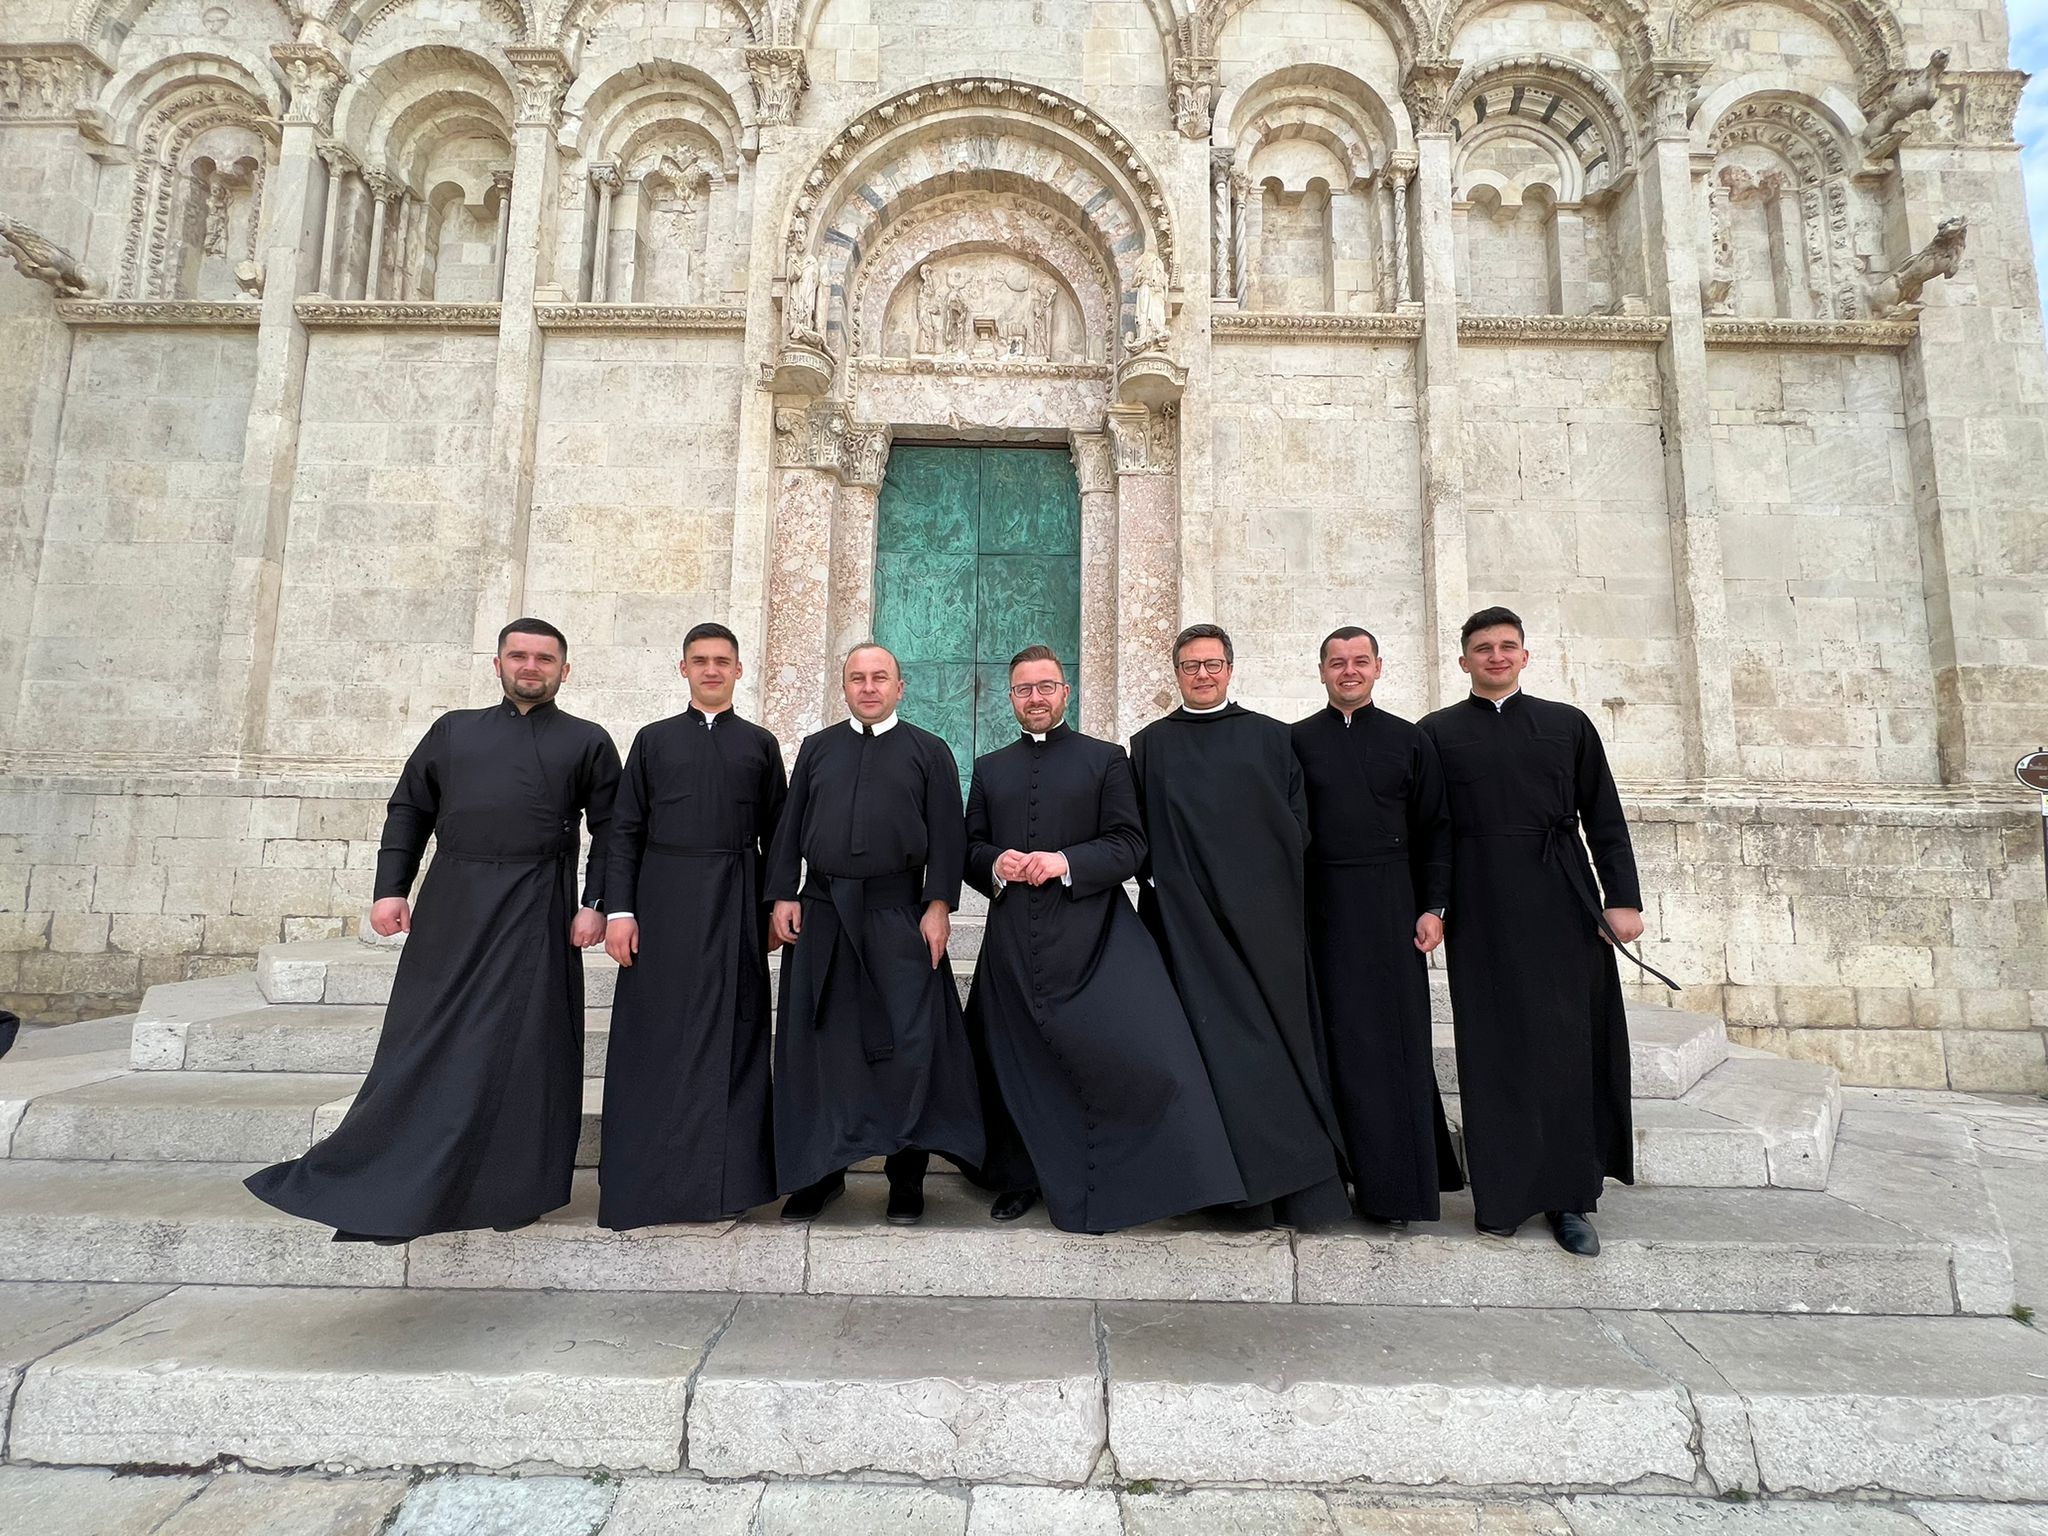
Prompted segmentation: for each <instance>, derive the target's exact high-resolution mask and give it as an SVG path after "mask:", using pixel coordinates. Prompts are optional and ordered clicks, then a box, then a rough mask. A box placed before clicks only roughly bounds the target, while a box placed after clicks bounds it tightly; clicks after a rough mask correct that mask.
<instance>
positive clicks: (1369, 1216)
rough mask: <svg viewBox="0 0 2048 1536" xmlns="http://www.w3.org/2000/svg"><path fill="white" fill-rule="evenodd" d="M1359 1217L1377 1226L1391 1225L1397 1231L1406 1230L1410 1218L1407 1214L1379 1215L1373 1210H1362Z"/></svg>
mask: <svg viewBox="0 0 2048 1536" xmlns="http://www.w3.org/2000/svg"><path fill="white" fill-rule="evenodd" d="M1358 1219H1359V1220H1360V1221H1369V1222H1371V1223H1372V1224H1373V1225H1374V1226H1376V1227H1391V1228H1393V1229H1394V1231H1396V1232H1401V1231H1405V1230H1406V1229H1407V1226H1408V1218H1407V1217H1406V1216H1378V1215H1375V1214H1374V1213H1373V1212H1371V1211H1360V1212H1359V1213H1358Z"/></svg>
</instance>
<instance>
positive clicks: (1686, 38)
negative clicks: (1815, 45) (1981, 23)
mask: <svg viewBox="0 0 2048 1536" xmlns="http://www.w3.org/2000/svg"><path fill="white" fill-rule="evenodd" d="M1735 3H1737V0H1678V4H1677V6H1676V7H1675V8H1674V9H1673V10H1672V13H1671V47H1670V53H1671V56H1672V57H1674V58H1690V57H1692V56H1693V55H1694V54H1696V53H1697V52H1698V51H1699V47H1700V42H1699V29H1700V24H1701V23H1702V22H1703V21H1705V20H1706V18H1707V17H1708V16H1710V15H1711V14H1712V13H1713V12H1715V11H1717V10H1719V9H1720V8H1721V7H1722V6H1724V5H1730V4H1735ZM1781 3H1783V4H1786V5H1788V6H1790V7H1791V8H1792V9H1793V10H1796V11H1800V12H1802V13H1804V14H1805V15H1808V16H1811V17H1813V18H1814V19H1815V20H1817V21H1819V22H1820V23H1821V24H1822V25H1823V26H1825V27H1826V28H1827V29H1828V31H1829V32H1830V33H1831V34H1833V36H1834V37H1835V39H1836V41H1837V42H1839V43H1840V44H1841V45H1842V52H1843V53H1844V54H1845V55H1846V56H1847V57H1848V59H1849V61H1850V62H1851V63H1852V64H1854V65H1855V66H1856V75H1857V79H1858V80H1859V81H1860V82H1861V83H1862V85H1863V86H1864V87H1865V88H1866V89H1867V88H1869V87H1871V86H1873V85H1875V84H1877V83H1878V82H1879V81H1881V80H1882V79H1883V78H1884V77H1885V76H1886V75H1887V74H1888V73H1889V72H1890V71H1892V70H1895V69H1899V68H1902V67H1903V66H1904V64H1905V62H1906V43H1905V36H1904V34H1903V33H1902V32H1901V31H1900V30H1899V19H1898V17H1897V16H1895V15H1893V14H1892V10H1891V7H1890V6H1889V5H1887V4H1886V3H1885V0H1781Z"/></svg>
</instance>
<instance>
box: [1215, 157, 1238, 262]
mask: <svg viewBox="0 0 2048 1536" xmlns="http://www.w3.org/2000/svg"><path fill="white" fill-rule="evenodd" d="M1230 161H1231V151H1230V150H1227V149H1218V150H1213V151H1211V152H1210V155H1209V220H1210V223H1211V225H1212V226H1213V229H1212V234H1213V236H1214V241H1215V251H1214V252H1213V254H1212V255H1211V258H1210V266H1211V273H1210V284H1209V290H1210V292H1211V293H1213V294H1214V295H1215V296H1216V297H1217V298H1219V299H1231V298H1235V297H1236V296H1237V287H1236V284H1235V280H1234V273H1233V268H1232V261H1233V258H1232V256H1231V251H1232V248H1233V243H1232V230H1231V210H1232V208H1233V206H1234V204H1235V201H1236V200H1235V199H1234V198H1233V197H1232V196H1231V190H1230Z"/></svg>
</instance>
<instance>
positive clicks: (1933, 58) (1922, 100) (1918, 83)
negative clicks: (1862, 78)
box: [1863, 48, 1948, 153]
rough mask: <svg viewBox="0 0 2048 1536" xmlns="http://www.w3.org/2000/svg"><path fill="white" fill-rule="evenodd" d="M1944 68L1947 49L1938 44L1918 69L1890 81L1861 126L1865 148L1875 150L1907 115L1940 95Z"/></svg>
mask: <svg viewBox="0 0 2048 1536" xmlns="http://www.w3.org/2000/svg"><path fill="white" fill-rule="evenodd" d="M1947 69H1948V50H1947V49H1946V48H1937V49H1935V50H1934V52H1933V53H1931V54H1929V55H1928V58H1927V62H1926V63H1925V64H1924V65H1922V66H1921V67H1920V68H1919V69H1916V70H1914V71H1913V73H1911V74H1910V75H1906V76H1904V77H1903V78H1901V79H1898V80H1895V81H1893V82H1892V85H1891V88H1890V89H1889V90H1887V91H1886V92H1885V93H1884V99H1883V100H1882V101H1880V102H1879V103H1878V105H1877V110H1876V111H1875V112H1872V113H1871V114H1870V122H1869V124H1868V126H1866V127H1865V128H1864V130H1863V146H1864V148H1865V149H1867V150H1870V151H1871V152H1872V153H1876V152H1877V149H1878V146H1880V145H1882V144H1883V143H1884V141H1885V140H1886V139H1888V138H1890V137H1892V136H1893V135H1894V134H1896V133H1897V132H1898V130H1899V128H1900V126H1901V125H1902V124H1903V123H1904V122H1905V121H1906V119H1907V118H1909V117H1911V116H1912V115H1913V114H1914V113H1915V112H1924V111H1926V110H1927V109H1928V108H1929V107H1931V106H1933V105H1934V103H1935V102H1936V101H1937V100H1938V99H1939V98H1940V96H1941V77H1942V74H1943V72H1944V71H1946V70H1947Z"/></svg>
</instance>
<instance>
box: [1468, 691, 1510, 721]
mask: <svg viewBox="0 0 2048 1536" xmlns="http://www.w3.org/2000/svg"><path fill="white" fill-rule="evenodd" d="M1521 696H1522V690H1521V689H1520V688H1519V687H1518V688H1516V689H1514V690H1513V691H1512V692H1510V693H1504V694H1502V695H1501V696H1500V697H1499V698H1497V699H1489V698H1487V697H1485V696H1484V695H1482V694H1477V693H1475V694H1473V695H1472V702H1473V703H1474V704H1491V705H1492V706H1493V712H1494V713H1495V714H1496V715H1498V714H1502V713H1505V711H1506V710H1507V707H1508V700H1509V699H1518V698H1520V697H1521Z"/></svg>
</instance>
